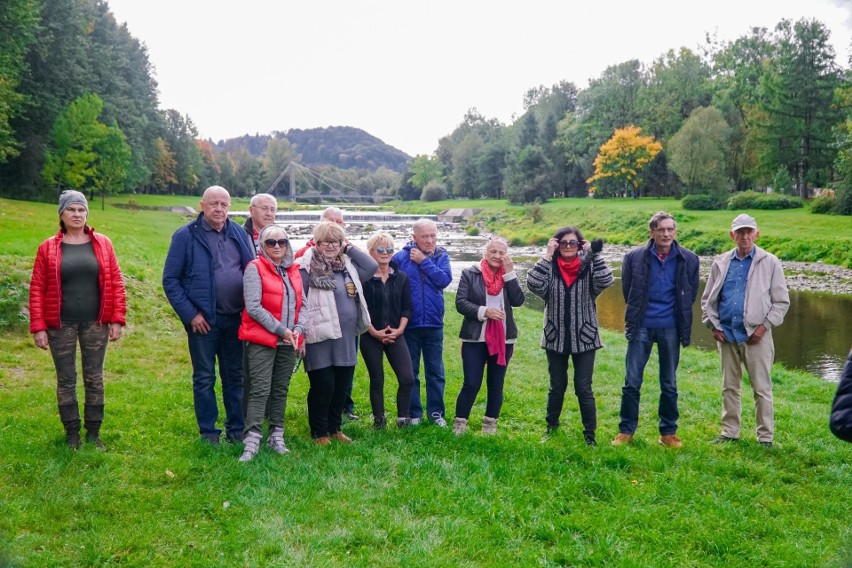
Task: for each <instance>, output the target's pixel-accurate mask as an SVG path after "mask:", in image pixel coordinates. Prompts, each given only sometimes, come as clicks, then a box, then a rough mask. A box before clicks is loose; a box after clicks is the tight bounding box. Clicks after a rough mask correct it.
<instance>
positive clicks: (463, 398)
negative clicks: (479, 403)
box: [456, 341, 515, 418]
mask: <svg viewBox="0 0 852 568" xmlns="http://www.w3.org/2000/svg"><path fill="white" fill-rule="evenodd" d="M514 351H515V345H514V344H512V343H507V344H506V364H505V365H498V364H497V355H496V354H495V355H488V346H487V345H486V344H485V342H476V343H471V342H468V341H465V342H462V347H461V357H462V368H463V369H464V384H463V385H462V388H461V392H459V397H458V398H457V399H456V416H457V417H458V418H468V417H470V409H471V408H473V403H474V402H476V395H478V394H479V389H480V388H482V375H483V373H484V372H485V368H486V367H488V375H487V376H486V379H485V381H486V385H487V388H488V398H487V399H486V402H485V416H488V417H489V418H500V408H501V407H502V406H503V381H504V379H505V378H506V370H507V369H508V368H509V360H510V359H511V358H512V353H514Z"/></svg>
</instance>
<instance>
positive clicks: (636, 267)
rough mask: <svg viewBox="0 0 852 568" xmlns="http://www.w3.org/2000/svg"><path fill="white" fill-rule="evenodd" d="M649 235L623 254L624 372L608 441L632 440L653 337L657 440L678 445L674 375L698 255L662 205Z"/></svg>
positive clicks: (688, 324) (686, 334) (688, 322)
mask: <svg viewBox="0 0 852 568" xmlns="http://www.w3.org/2000/svg"><path fill="white" fill-rule="evenodd" d="M648 227H649V233H650V236H651V238H650V240H649V241H648V243H647V244H646V245H644V246H641V247H637V248H635V249H633V250H631V251H630V252H628V253H627V254H626V255H624V263H623V264H622V266H621V290H622V293H623V294H624V302H625V304H626V311H625V314H624V334H625V336H626V337H627V358H626V361H625V366H626V371H627V372H626V375H625V377H624V387H622V389H621V421H620V423H619V425H618V436H616V437H615V439H614V440H613V441H612V445H614V446H620V445H623V444H628V443H630V442H632V441H633V434H634V432H635V431H636V427H637V426H638V424H639V390H640V389H641V388H642V380H643V378H644V373H645V365H646V364H647V363H648V359H649V358H650V356H651V348H652V347H653V345H654V344H655V343H656V344H657V352H658V355H659V361H660V406H659V417H660V424H659V428H660V444H662V445H664V446H669V447H674V448H679V447H680V446H681V445H682V443H681V441H680V439H679V438H678V436H677V419H678V417H679V414H678V409H677V380H676V376H675V375H676V372H677V366H678V363H679V361H680V346H681V345H683V346H684V347H686V346H687V345H689V340H690V331H691V328H692V304H693V303H695V298H696V296H697V294H698V256H696V254H695V253H694V252H692V251H690V250H688V249H686V248H684V247H682V246H680V245H679V244H678V243H677V241H676V240H675V236H676V234H677V228H676V224H675V220H674V217H672V216H671V215H669V214H668V213H666V212H664V211H660V212H659V213H656V214H654V216H653V217H651V221H650V222H649V223H648Z"/></svg>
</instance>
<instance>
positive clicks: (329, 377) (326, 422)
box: [308, 366, 355, 438]
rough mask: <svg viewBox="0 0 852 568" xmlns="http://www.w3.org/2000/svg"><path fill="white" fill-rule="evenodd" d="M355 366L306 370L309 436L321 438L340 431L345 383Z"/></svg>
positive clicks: (344, 400) (344, 401)
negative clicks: (308, 382)
mask: <svg viewBox="0 0 852 568" xmlns="http://www.w3.org/2000/svg"><path fill="white" fill-rule="evenodd" d="M354 372H355V367H336V366H331V367H323V368H322V369H315V370H313V371H308V380H309V381H310V383H311V388H310V389H309V390H308V424H309V425H310V427H311V436H313V437H314V438H321V437H323V436H328V435H329V434H334V433H336V432H340V424H341V422H343V418H342V417H343V406H344V404H346V385H347V383H348V381H349V380H350V379H351V377H352V374H353V373H354Z"/></svg>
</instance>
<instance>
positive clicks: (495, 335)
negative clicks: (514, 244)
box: [479, 258, 506, 367]
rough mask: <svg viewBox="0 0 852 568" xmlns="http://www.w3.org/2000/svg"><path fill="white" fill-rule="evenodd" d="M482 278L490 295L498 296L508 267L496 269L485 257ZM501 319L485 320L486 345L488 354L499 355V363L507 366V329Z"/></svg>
mask: <svg viewBox="0 0 852 568" xmlns="http://www.w3.org/2000/svg"><path fill="white" fill-rule="evenodd" d="M479 270H480V271H481V272H482V280H484V281H485V291H486V292H488V295H489V296H497V295H499V294H500V292H501V291H502V290H503V275H504V274H506V269H505V268H503V267H502V266H501V267H500V268H498V269H497V270H496V271H494V270H493V269H492V268H491V265H489V264H488V262H486V261H485V259H484V258H483V259H482V261H480V263H479ZM505 329H506V328H505V327H504V326H503V322H502V321H501V320H493V319H489V320H487V321H486V322H485V345H486V346H487V347H488V355H497V364H498V365H502V366H503V367H505V366H506V331H505Z"/></svg>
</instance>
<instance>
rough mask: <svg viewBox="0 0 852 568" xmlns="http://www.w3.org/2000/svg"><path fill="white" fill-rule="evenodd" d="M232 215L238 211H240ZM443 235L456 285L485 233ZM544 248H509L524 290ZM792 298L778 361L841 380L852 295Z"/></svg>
mask: <svg viewBox="0 0 852 568" xmlns="http://www.w3.org/2000/svg"><path fill="white" fill-rule="evenodd" d="M232 215H234V216H239V213H233V214H232ZM314 215H316V217H318V216H319V213H318V212H314ZM406 221H408V219H406ZM279 223H280V224H282V225H285V226H286V227H287V229H288V232H290V236H291V241H292V244H293V246H294V247H296V248H298V247H301V246H302V245H303V244H304V243H305V241H306V240H307V239H308V238H309V237H310V229H311V225H310V224H307V223H306V222H305V221H303V220H301V219H300V220H298V221H297V220H293V219H281V220H280V221H279ZM409 226H410V225H409ZM374 230H384V231H387V232H388V233H390V234H391V235H393V236H394V239H395V244H396V246H397V247H401V246H402V245H404V244H405V243H406V242H407V240H408V232H409V229H408V228H407V227H406V226H403V225H399V224H398V223H392V222H391V223H387V222H383V221H379V220H377V221H375V222H372V223H365V224H357V225H356V224H352V225H349V226H347V233H348V234H349V235H350V240H351V242H352V243H353V244H355V245H356V246H359V247H362V248H363V247H364V244H365V242H366V238H367V236H369V235H370V234H372V232H373V231H374ZM439 241H440V242H439V245H440V246H442V247H444V248H446V249H447V251H448V252H449V254H450V258H451V264H452V268H453V278H454V279H453V284H452V285H451V289H455V285H456V284H457V283H458V279H459V277H460V275H461V271H462V270H463V269H464V268H466V267H468V266H470V265H471V264H473V263H477V262H479V259H480V258H481V249H482V246H483V244H484V239H483V238H482V237H469V236H468V235H466V234H464V233H462V232H459V231H458V229H457V228H455V227H454V226H452V225H443V224H442V225H441V226H440V230H439ZM624 250H625V249H624V248H623V247H607V248H605V249H604V256H605V257H606V258H607V262H608V263H609V264H610V266H611V267H612V268H613V272H614V273H615V275H616V281H615V283H614V284H613V285H612V287H610V288H609V289H607V290H606V291H605V292H604V293H603V294H602V295H601V297H600V298H598V318H599V320H600V324H601V326H602V327H605V328H608V329H612V330H616V331H623V330H624V300H623V298H622V294H621V279H620V277H619V276H620V264H621V258H622V257H623V254H624ZM542 251H543V248H532V247H523V248H514V247H513V248H512V249H511V250H510V252H511V253H512V255H513V257H514V260H515V266H516V270H517V271H518V274H519V276H520V278H521V280H522V282H523V283H524V285H523V286H522V287H523V288H524V289H525V290H526V286H525V282H526V271H527V270H528V269H529V268H530V267H531V266H532V265H533V264H534V263H535V261H536V260H537V258H538V255H539V254H540V253H541V252H542ZM704 264H707V266H706V267H705V268H709V264H708V263H707V262H705V259H702V265H704ZM703 291H704V282H703V281H702V283H701V290H700V291H699V300H696V302H695V306H694V308H693V329H692V342H693V345H696V346H697V347H699V348H700V349H707V350H715V349H716V344H715V342H714V341H713V338H712V336H711V335H710V332H709V330H707V328H705V327H703V326H702V325H701V306H700V297H701V293H702V292H703ZM790 302H791V303H790V310H789V311H788V312H787V316H786V317H785V320H784V324H783V325H781V326H780V327H778V328H777V329H775V330H773V335H774V338H775V350H776V356H775V357H776V361H778V362H779V363H782V364H783V365H784V366H785V367H788V368H793V369H802V370H805V371H808V372H810V373H813V374H814V375H817V376H819V377H822V378H824V379H826V380H830V381H837V380H839V378H840V374H841V372H842V370H843V365H844V364H845V362H846V357H847V354H848V353H849V350H850V347H852V295H850V294H832V293H829V292H809V291H796V290H791V292H790ZM527 304H528V305H529V306H530V307H533V308H537V309H542V308H543V303H542V301H541V300H540V299H539V298H538V297H536V296H533V295H532V294H527ZM530 331H531V332H532V331H533V330H530ZM534 332H535V333H537V334H538V333H540V332H541V330H540V329H536V330H534Z"/></svg>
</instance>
